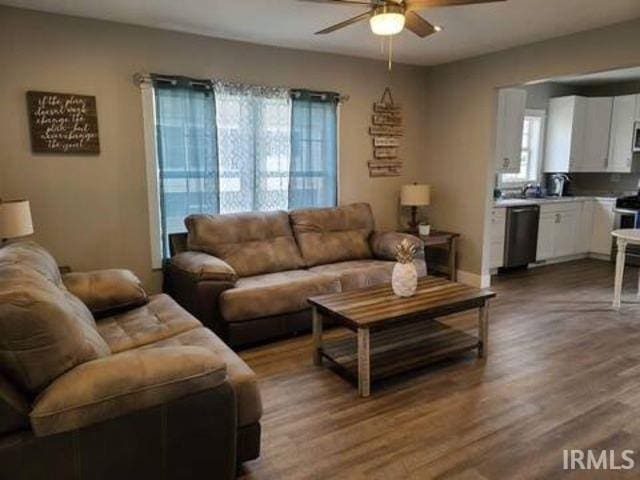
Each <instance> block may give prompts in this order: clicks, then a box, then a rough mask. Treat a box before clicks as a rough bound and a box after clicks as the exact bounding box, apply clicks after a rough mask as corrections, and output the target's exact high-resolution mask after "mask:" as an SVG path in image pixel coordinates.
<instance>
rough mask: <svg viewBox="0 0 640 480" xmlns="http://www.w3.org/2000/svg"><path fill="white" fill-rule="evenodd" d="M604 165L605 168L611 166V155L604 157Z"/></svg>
mask: <svg viewBox="0 0 640 480" xmlns="http://www.w3.org/2000/svg"><path fill="white" fill-rule="evenodd" d="M604 166H605V168H608V167H609V157H604Z"/></svg>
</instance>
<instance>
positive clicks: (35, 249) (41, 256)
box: [0, 241, 64, 288]
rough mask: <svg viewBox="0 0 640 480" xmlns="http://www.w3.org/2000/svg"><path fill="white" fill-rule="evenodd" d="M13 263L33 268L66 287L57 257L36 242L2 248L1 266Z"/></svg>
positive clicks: (18, 243) (0, 254)
mask: <svg viewBox="0 0 640 480" xmlns="http://www.w3.org/2000/svg"><path fill="white" fill-rule="evenodd" d="M11 264H13V265H20V266H21V267H26V268H31V269H33V270H35V271H36V272H38V273H39V274H40V275H42V276H43V277H44V278H46V279H47V280H49V281H50V282H52V283H53V284H54V285H56V286H57V287H61V288H64V284H63V283H62V276H61V275H60V269H59V268H58V264H57V263H56V260H55V258H53V257H52V256H51V254H50V253H49V252H47V251H46V250H45V249H44V248H42V247H41V246H40V245H38V244H37V243H36V242H30V241H22V242H16V243H10V244H9V245H7V246H6V247H3V248H0V268H2V267H3V266H6V265H11Z"/></svg>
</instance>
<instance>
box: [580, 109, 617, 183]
mask: <svg viewBox="0 0 640 480" xmlns="http://www.w3.org/2000/svg"><path fill="white" fill-rule="evenodd" d="M585 102H586V109H585V120H584V136H583V144H582V147H581V151H582V155H581V157H580V158H576V159H575V166H574V168H573V169H571V171H573V172H604V171H607V170H608V168H609V163H610V159H609V158H608V156H609V134H610V131H611V111H612V109H613V100H612V98H611V97H592V98H586V99H585Z"/></svg>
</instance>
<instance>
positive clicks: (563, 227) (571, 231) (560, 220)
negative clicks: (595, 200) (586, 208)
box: [536, 202, 582, 261]
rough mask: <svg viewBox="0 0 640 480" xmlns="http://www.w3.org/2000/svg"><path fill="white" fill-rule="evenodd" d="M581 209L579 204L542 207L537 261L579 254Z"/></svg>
mask: <svg viewBox="0 0 640 480" xmlns="http://www.w3.org/2000/svg"><path fill="white" fill-rule="evenodd" d="M581 207H582V205H581V204H580V203H577V202H576V203H561V204H553V205H541V206H540V223H539V225H538V248H537V253H536V260H537V261H540V260H548V259H550V258H558V257H567V256H570V255H575V254H577V253H578V242H577V233H578V225H579V222H580V214H581Z"/></svg>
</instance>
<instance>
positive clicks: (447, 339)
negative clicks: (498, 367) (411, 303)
mask: <svg viewBox="0 0 640 480" xmlns="http://www.w3.org/2000/svg"><path fill="white" fill-rule="evenodd" d="M370 343H371V346H370V371H371V380H372V381H376V380H381V379H384V378H387V377H390V376H393V375H396V374H398V373H402V372H406V371H409V370H414V369H417V368H420V367H423V366H425V365H428V364H430V363H433V362H437V361H439V360H442V359H444V358H447V357H450V356H454V355H458V354H461V353H464V352H467V351H470V350H473V349H476V348H479V347H480V345H481V342H480V341H479V339H478V338H477V337H474V336H472V335H469V334H467V333H465V332H462V331H460V330H458V329H455V328H452V327H449V326H447V325H445V324H443V323H441V322H438V321H437V320H431V319H430V320H424V321H418V322H415V323H410V324H408V325H402V326H398V327H390V328H387V329H384V330H380V331H372V332H371V337H370ZM320 353H321V355H322V357H323V358H326V359H327V360H329V361H330V362H331V363H332V364H333V365H335V366H336V367H337V369H338V370H339V371H340V372H341V373H343V374H346V376H347V377H349V378H350V379H352V380H354V381H356V382H357V379H358V346H357V339H356V337H355V336H354V335H349V336H348V337H345V338H339V339H335V340H324V341H323V343H322V347H321V350H320Z"/></svg>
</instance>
